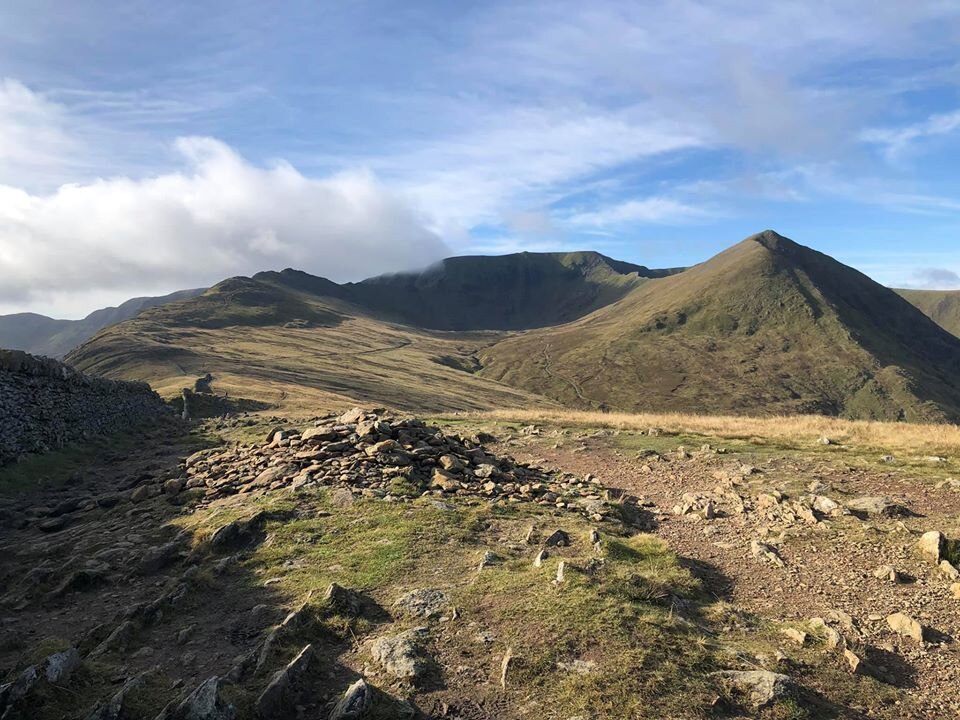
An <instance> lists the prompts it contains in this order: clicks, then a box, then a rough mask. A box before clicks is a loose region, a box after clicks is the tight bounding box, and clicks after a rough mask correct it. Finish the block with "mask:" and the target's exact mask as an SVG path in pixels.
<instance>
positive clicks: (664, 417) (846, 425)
mask: <svg viewBox="0 0 960 720" xmlns="http://www.w3.org/2000/svg"><path fill="white" fill-rule="evenodd" d="M464 417H470V418H473V419H475V420H478V421H498V422H516V423H527V424H531V423H543V424H550V425H558V426H562V427H581V428H612V429H616V430H628V431H646V430H648V429H650V428H657V429H659V430H661V431H664V432H668V433H685V434H694V435H702V436H706V437H715V438H723V439H728V440H748V441H751V442H757V441H760V442H776V443H787V444H791V445H805V444H808V445H816V444H817V442H818V441H819V439H820V438H822V437H828V438H830V439H831V440H832V441H834V442H837V443H841V444H847V443H849V444H852V445H857V446H861V447H864V446H865V447H871V448H876V449H878V450H890V451H893V450H906V451H913V452H924V453H937V452H941V453H950V452H960V426H958V425H946V424H940V425H932V424H931V425H925V424H912V423H895V422H875V421H865V420H843V419H840V418H833V417H825V416H822V415H793V416H788V417H740V416H730V415H692V414H684V413H636V414H633V413H602V412H590V411H577V410H554V409H542V410H526V409H512V410H491V411H488V412H479V413H472V414H470V415H469V416H462V415H461V416H457V419H463V418H464Z"/></svg>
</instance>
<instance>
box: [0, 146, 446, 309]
mask: <svg viewBox="0 0 960 720" xmlns="http://www.w3.org/2000/svg"><path fill="white" fill-rule="evenodd" d="M176 148H177V150H178V151H179V152H180V153H181V155H182V157H183V158H184V162H185V167H184V168H183V169H182V170H181V171H179V172H173V173H169V174H165V175H160V176H157V177H152V178H148V179H143V180H134V179H130V178H123V177H121V178H113V179H108V180H98V181H96V182H92V183H87V184H74V185H64V186H62V187H61V188H59V189H58V190H57V191H56V192H54V193H51V194H48V195H34V194H30V193H28V192H26V191H24V190H21V189H18V188H15V187H11V186H8V185H6V186H0V274H2V275H3V278H4V282H3V284H2V286H0V302H4V303H7V304H11V303H12V302H22V301H33V302H36V301H39V302H44V300H45V298H47V297H52V296H54V295H56V296H58V297H62V296H63V293H64V292H67V293H69V292H74V293H78V294H82V293H89V292H90V291H91V290H93V289H100V290H103V289H116V290H117V291H121V290H122V291H124V292H125V293H127V294H130V295H142V294H145V293H147V292H152V291H154V290H169V289H175V288H180V287H188V286H197V285H204V284H207V283H212V282H216V281H218V280H220V279H222V278H224V277H228V276H230V275H236V274H249V273H253V272H256V271H259V270H263V269H267V268H281V267H286V266H294V267H297V268H300V269H304V270H307V271H309V272H314V273H317V274H321V275H325V276H327V277H330V278H332V279H335V280H347V279H358V278H360V277H365V276H367V275H370V274H374V273H380V272H387V271H395V270H402V269H413V268H416V267H422V266H424V265H427V264H428V263H430V262H432V261H435V260H437V259H438V258H440V257H442V256H443V255H445V254H446V253H447V248H446V246H445V245H444V243H443V242H442V241H441V240H440V239H439V238H438V237H437V236H436V235H434V234H433V233H431V232H429V231H428V230H426V229H425V227H424V223H423V221H422V218H420V217H419V216H417V215H416V214H414V213H413V212H412V211H411V210H410V209H409V208H408V207H407V205H405V204H404V202H403V201H401V200H400V199H398V198H397V197H396V196H395V195H393V194H391V193H390V192H389V191H387V190H386V189H385V188H384V187H383V186H382V185H381V184H380V183H379V182H378V181H377V179H376V178H375V177H374V176H373V175H372V174H370V173H369V172H364V171H354V172H345V173H341V174H337V175H334V176H331V177H327V178H324V179H319V180H317V179H311V178H307V177H304V176H303V175H302V174H300V173H299V172H298V171H297V170H296V169H295V168H293V167H291V166H290V165H289V164H286V163H277V164H275V165H274V166H272V167H269V168H262V167H257V166H254V165H252V164H250V163H248V162H247V161H245V160H244V159H243V158H242V157H240V156H239V155H238V154H237V153H236V152H234V151H233V150H231V149H230V148H229V147H228V146H226V145H225V144H223V143H221V142H219V141H217V140H213V139H210V138H183V139H180V140H178V141H177V144H176Z"/></svg>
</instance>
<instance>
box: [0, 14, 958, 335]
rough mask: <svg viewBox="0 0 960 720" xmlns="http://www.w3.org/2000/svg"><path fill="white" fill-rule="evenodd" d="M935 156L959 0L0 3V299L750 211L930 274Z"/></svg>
mask: <svg viewBox="0 0 960 720" xmlns="http://www.w3.org/2000/svg"><path fill="white" fill-rule="evenodd" d="M958 167H960V0H929V1H928V0H912V1H911V2H909V3H907V2H902V1H900V0H893V1H887V0H880V1H877V0H870V1H869V2H861V1H859V0H857V1H853V0H833V1H832V2H819V1H817V0H805V1H803V2H791V1H789V0H785V1H784V2H777V3H756V2H753V1H751V2H746V1H743V0H714V1H712V2H704V1H696V0H669V1H665V2H644V1H642V0H635V1H633V2H607V1H605V0H592V1H591V2H589V3H584V2H566V0H550V1H549V2H527V1H524V0H511V1H509V2H497V1H496V0H490V1H488V2H472V1H470V0H461V1H458V2H449V1H446V0H436V1H430V2H427V1H421V0H408V1H406V2H402V3H398V2H394V1H391V2H388V1H386V0H384V1H382V2H380V1H373V0H351V1H349V2H316V1H311V2H296V1H290V2H284V3H266V2H249V1H248V0H231V2H217V1H208V2H203V3H196V2H183V1H181V0H169V1H168V2H164V3H154V2H151V3H147V2H140V1H139V0H129V1H127V2H123V3H121V2H116V1H114V2H98V1H96V0H81V1H80V2H65V1H62V2H48V1H46V0H32V1H31V2H29V3H4V4H3V5H0V313H9V312H21V311H35V312H41V313H44V314H48V315H53V316H56V317H65V318H76V317H82V316H84V315H85V314H87V313H88V312H90V311H92V310H94V309H96V308H99V307H103V306H106V305H115V304H118V303H119V302H122V301H123V300H125V299H127V298H130V297H133V296H142V295H156V294H163V293H167V292H171V291H173V290H177V289H182V288H188V287H203V286H207V285H210V284H213V283H215V282H217V281H219V280H221V279H223V278H226V277H229V276H233V275H241V274H242V275H249V274H252V273H255V272H257V271H260V270H265V269H282V268H284V267H296V268H299V269H303V270H306V271H308V272H311V273H314V274H317V275H322V276H325V277H328V278H330V279H333V280H336V281H348V280H357V279H361V278H363V277H367V276H370V275H374V274H379V273H384V272H394V271H401V270H410V269H416V268H419V267H424V266H426V265H429V264H430V263H432V262H435V261H436V260H438V259H440V258H442V257H445V256H450V255H464V254H493V253H505V252H518V251H524V250H528V251H554V250H574V249H593V250H598V251H600V252H603V253H605V254H608V255H611V256H613V257H616V258H618V259H622V260H628V261H631V262H635V263H640V264H644V265H648V266H651V267H676V266H685V265H691V264H694V263H697V262H701V261H703V260H705V259H707V258H709V257H710V256H711V255H713V254H715V253H716V252H719V251H720V250H722V249H724V248H725V247H727V246H729V245H732V244H734V243H736V242H738V241H739V240H741V239H743V238H744V237H746V236H748V235H750V234H753V233H755V232H758V231H760V230H763V229H765V228H773V229H775V230H777V231H778V232H780V233H781V234H783V235H786V236H788V237H791V238H793V239H794V240H796V241H798V242H801V243H803V244H805V245H808V246H811V247H814V248H816V249H818V250H821V251H823V252H826V253H828V254H830V255H832V256H834V257H836V258H837V259H838V260H840V261H842V262H844V263H847V264H849V265H852V266H854V267H856V268H858V269H860V270H861V271H863V272H865V273H867V274H868V275H870V276H871V277H873V278H874V279H876V280H877V281H878V282H882V283H884V284H887V285H893V286H901V287H927V288H938V289H940V288H960V172H958V171H957V170H958Z"/></svg>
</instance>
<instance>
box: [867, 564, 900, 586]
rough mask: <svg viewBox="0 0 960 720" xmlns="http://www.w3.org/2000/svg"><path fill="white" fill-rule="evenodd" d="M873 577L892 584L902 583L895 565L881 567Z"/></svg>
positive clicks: (874, 572)
mask: <svg viewBox="0 0 960 720" xmlns="http://www.w3.org/2000/svg"><path fill="white" fill-rule="evenodd" d="M873 576H874V577H875V578H877V579H878V580H886V581H888V582H892V583H896V582H900V573H898V572H897V569H896V568H895V567H893V565H880V566H879V567H878V568H877V569H876V570H874V571H873Z"/></svg>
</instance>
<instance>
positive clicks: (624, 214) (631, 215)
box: [567, 197, 708, 228]
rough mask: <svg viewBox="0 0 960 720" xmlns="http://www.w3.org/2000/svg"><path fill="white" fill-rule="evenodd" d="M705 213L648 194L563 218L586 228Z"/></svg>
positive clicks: (685, 218)
mask: <svg viewBox="0 0 960 720" xmlns="http://www.w3.org/2000/svg"><path fill="white" fill-rule="evenodd" d="M707 215H708V212H707V211H706V210H704V209H703V208H698V207H693V206H691V205H688V204H686V203H683V202H680V201H678V200H675V199H673V198H668V197H651V198H643V199H640V200H627V201H625V202H621V203H616V204H614V205H609V206H605V207H600V208H598V209H596V210H590V211H585V212H579V213H575V214H573V215H571V216H570V217H568V218H567V222H568V223H570V224H571V225H573V226H580V227H587V228H616V227H618V226H623V225H629V224H633V223H664V222H670V223H677V222H680V223H682V222H688V221H691V220H696V219H702V218H704V217H706V216H707Z"/></svg>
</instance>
